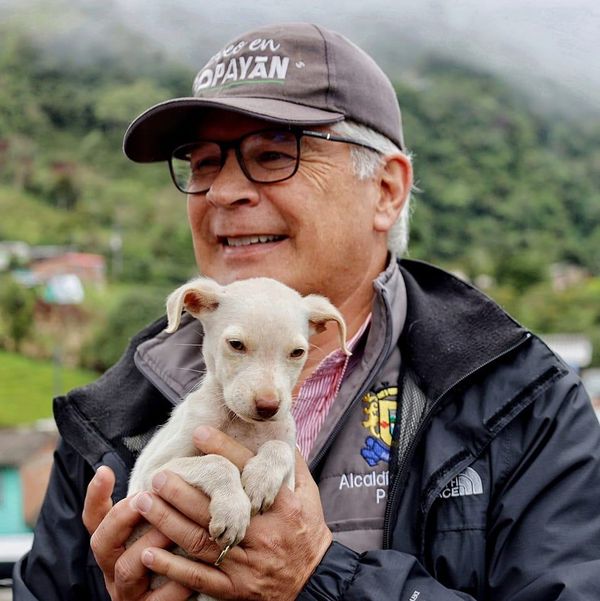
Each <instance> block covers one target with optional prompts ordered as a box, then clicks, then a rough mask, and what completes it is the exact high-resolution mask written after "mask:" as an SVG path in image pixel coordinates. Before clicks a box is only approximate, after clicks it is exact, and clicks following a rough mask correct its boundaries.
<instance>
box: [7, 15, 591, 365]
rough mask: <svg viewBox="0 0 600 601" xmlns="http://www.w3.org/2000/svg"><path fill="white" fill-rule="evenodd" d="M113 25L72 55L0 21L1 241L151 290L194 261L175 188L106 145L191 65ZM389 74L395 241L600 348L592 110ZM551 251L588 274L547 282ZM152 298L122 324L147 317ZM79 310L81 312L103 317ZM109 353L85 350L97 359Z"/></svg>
mask: <svg viewBox="0 0 600 601" xmlns="http://www.w3.org/2000/svg"><path fill="white" fill-rule="evenodd" d="M63 33H64V32H63ZM116 33H118V36H119V37H118V44H119V46H118V47H119V48H120V50H122V56H123V57H126V59H125V58H124V59H123V61H122V62H120V61H118V60H116V59H115V56H114V54H105V55H101V56H100V57H98V59H97V60H96V61H93V60H87V61H85V62H81V61H78V60H77V58H78V57H77V55H76V54H73V56H72V60H66V59H65V58H64V52H63V53H61V54H56V55H53V54H52V52H51V51H48V48H51V46H52V45H51V44H48V43H47V44H46V45H45V46H44V48H45V50H44V51H42V50H40V48H39V47H37V46H36V45H35V43H34V42H33V41H32V40H31V39H30V38H29V37H28V35H27V34H26V33H24V32H23V31H21V30H20V29H19V27H18V23H16V24H15V23H13V24H12V25H11V26H10V27H5V28H1V27H0V212H1V214H2V219H0V240H24V241H26V242H29V243H31V244H65V245H71V246H72V247H74V248H77V249H80V250H83V251H90V252H95V253H101V254H103V255H105V256H106V258H107V260H108V262H107V264H108V265H109V269H110V273H109V280H110V283H111V285H114V284H126V285H128V286H135V285H144V286H153V287H155V288H158V289H159V290H161V291H163V290H168V289H169V288H170V287H172V286H173V285H175V284H178V283H180V282H181V281H182V280H184V279H186V278H188V277H189V276H190V275H191V274H193V272H194V263H193V254H192V250H191V240H190V235H189V232H188V226H187V222H186V209H185V197H184V196H183V195H182V194H180V193H179V192H177V191H176V190H175V189H174V187H173V186H172V184H171V182H170V178H169V176H168V173H167V168H166V165H146V166H140V165H135V164H132V163H130V162H129V161H127V160H126V159H125V157H124V156H123V154H122V151H121V143H122V136H123V132H124V130H125V128H126V126H127V124H128V123H129V122H130V120H131V119H133V118H134V117H135V116H136V115H137V114H138V113H139V112H140V111H141V110H143V109H144V108H146V107H148V106H149V105H150V104H152V103H154V102H158V101H160V100H163V99H165V98H168V97H171V96H175V95H188V94H189V90H190V86H191V81H192V78H193V75H194V74H193V73H192V72H191V71H190V70H189V69H187V68H186V67H183V66H181V65H174V64H172V62H170V61H169V60H167V59H166V58H165V57H164V56H162V55H161V54H160V52H159V51H158V50H157V49H156V48H155V47H152V46H148V45H145V44H144V43H143V40H141V39H140V38H139V36H136V35H132V36H131V37H130V38H128V36H127V35H126V32H124V31H122V30H119V31H118V32H116ZM49 35H50V34H49ZM63 38H64V35H63ZM106 43H107V47H108V46H110V39H107V40H106ZM63 50H64V49H63ZM59 57H60V58H59ZM395 85H396V89H397V92H398V96H399V99H400V104H401V106H402V110H403V120H404V124H405V135H406V140H407V144H408V146H409V148H410V149H411V151H412V153H413V157H414V164H415V173H416V176H417V185H418V187H419V188H420V192H418V193H416V194H415V195H414V216H413V228H412V242H411V245H410V255H411V256H412V257H414V258H420V259H424V260H428V261H433V262H436V263H440V264H442V266H445V267H447V268H450V269H455V270H460V271H462V272H463V273H465V274H466V275H467V276H469V277H471V278H473V279H475V278H477V277H478V276H481V275H482V274H483V275H485V276H486V277H487V278H488V280H487V281H488V282H489V285H488V287H487V291H488V293H490V294H491V295H492V296H494V297H495V298H497V299H498V300H500V301H501V302H502V303H503V304H504V305H505V306H506V307H507V308H508V309H509V310H510V311H511V312H512V313H513V314H514V315H515V316H516V317H517V318H520V319H523V320H524V321H525V323H526V325H528V326H530V327H532V328H534V329H536V330H538V331H541V332H549V331H561V330H565V331H579V332H584V333H586V334H587V335H590V336H592V338H593V339H594V340H595V341H597V344H596V346H597V348H598V347H600V309H598V307H600V291H599V290H598V285H597V284H596V282H597V278H598V277H599V276H600V123H599V122H589V123H586V124H585V125H582V124H579V123H575V122H567V121H566V120H565V119H564V118H560V119H559V118H553V117H552V116H550V115H548V114H543V115H542V114H538V113H537V112H536V111H535V110H534V109H533V108H532V107H530V106H529V105H528V104H527V102H526V101H525V100H524V98H523V97H521V95H520V94H518V93H517V92H515V91H514V90H513V89H512V88H510V87H509V86H508V85H507V84H506V83H503V82H502V81H500V80H498V79H496V78H493V77H492V76H490V75H489V74H487V73H482V72H477V71H474V70H472V69H467V68H465V67H463V66H460V65H457V64H452V63H448V62H444V61H442V60H439V59H432V60H429V61H427V62H424V63H422V64H421V65H420V67H419V68H418V69H416V70H411V71H410V73H405V74H404V75H403V76H401V77H399V78H398V80H397V81H396V82H395ZM115 236H118V237H120V239H121V240H122V241H123V247H122V250H120V251H119V255H118V257H117V256H115V255H114V253H115V252H116V251H115V250H114V246H113V245H112V242H113V241H114V239H115ZM557 262H561V263H565V264H569V265H574V266H576V267H578V268H581V269H582V270H583V271H582V273H587V274H588V276H587V278H584V282H583V283H581V285H579V287H577V288H576V289H575V290H574V291H570V292H568V294H567V293H559V292H556V291H555V290H553V288H552V286H551V283H550V271H549V266H550V265H551V264H553V263H557ZM108 294H110V290H109V292H108ZM569 294H570V295H571V296H569ZM565 295H566V296H565ZM163 298H164V297H160V298H157V299H153V300H152V302H151V303H150V305H149V309H148V311H147V314H146V313H144V315H140V317H139V319H138V320H137V322H143V319H142V317H147V318H150V317H154V316H156V311H157V307H159V306H160V305H161V304H162V299H163ZM577 299H580V300H581V299H583V300H581V302H582V305H581V307H578V311H577V314H576V316H575V317H576V318H573V310H572V309H571V308H570V307H569V306H568V303H570V302H574V301H575V302H577ZM532 307H535V308H536V310H532ZM93 309H94V310H96V309H97V310H98V311H99V312H100V315H99V317H98V319H93V320H94V321H98V322H99V323H102V324H104V323H106V320H110V316H109V311H108V310H104V312H103V307H94V308H93ZM115 315H116V314H115ZM123 327H126V324H125V325H124V326H123ZM121 333H122V334H123V335H124V336H126V335H129V334H130V332H121ZM88 342H89V341H88ZM0 343H1V340H0ZM89 345H91V347H93V346H94V344H93V340H92V341H91V342H89ZM113 346H116V345H113ZM116 353H117V351H116V350H115V349H114V348H112V349H111V351H110V353H107V354H106V355H105V356H104V358H102V360H100V359H99V358H98V357H95V358H88V360H87V364H88V365H94V366H96V367H98V368H101V369H102V368H104V367H105V366H106V364H107V363H109V362H110V361H111V360H113V359H114V357H115V355H116ZM82 356H83V355H82ZM82 360H83V359H82ZM596 362H597V363H600V359H599V358H598V357H597V358H596Z"/></svg>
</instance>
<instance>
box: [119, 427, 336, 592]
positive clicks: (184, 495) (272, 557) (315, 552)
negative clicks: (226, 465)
mask: <svg viewBox="0 0 600 601" xmlns="http://www.w3.org/2000/svg"><path fill="white" fill-rule="evenodd" d="M195 443H196V446H197V447H198V448H199V449H200V450H201V451H202V452H203V453H206V454H208V453H216V454H219V455H223V456H224V457H227V458H228V459H229V460H230V461H232V462H233V463H234V464H235V465H237V466H238V467H239V468H240V469H242V468H243V466H244V465H245V463H246V462H247V461H248V460H249V459H250V458H251V457H252V453H251V452H250V451H249V450H248V449H246V448H245V447H243V446H241V445H240V444H239V443H237V442H236V441H234V440H233V439H231V438H229V437H228V436H226V435H225V434H223V433H222V432H219V431H218V430H214V429H212V428H205V427H202V428H199V429H198V430H197V432H196V437H195ZM153 488H154V492H153V493H142V494H141V495H140V496H139V497H138V498H137V499H136V506H137V507H138V509H139V510H140V512H141V513H142V515H143V516H144V517H145V518H146V519H147V520H148V521H149V522H150V523H151V524H153V525H154V526H155V528H156V529H157V530H158V531H160V532H162V533H163V534H164V535H166V536H167V537H168V538H169V539H171V540H173V541H174V542H176V543H177V544H178V545H179V546H180V547H182V548H183V549H184V550H185V551H186V552H187V553H188V555H190V556H191V557H193V558H194V559H196V561H192V560H190V559H187V558H184V557H181V556H178V555H174V554H172V553H170V552H169V551H166V550H165V549H164V546H165V545H154V544H152V543H149V542H148V541H147V540H146V541H145V547H146V548H145V549H144V550H143V552H142V555H141V558H142V561H143V563H144V564H145V565H146V566H148V567H149V568H150V569H152V570H153V571H154V572H157V573H159V574H164V575H165V576H167V577H168V578H169V579H170V580H172V581H174V582H177V583H180V584H181V585H183V586H184V587H187V588H188V589H192V590H196V591H201V592H203V593H207V594H209V595H211V596H214V597H216V598H219V599H248V600H259V599H260V600H263V601H266V600H269V601H275V600H277V601H286V600H288V599H289V600H291V599H295V598H296V597H297V596H298V594H299V592H300V591H301V590H302V588H303V587H304V585H305V583H306V581H307V580H308V578H309V577H310V575H311V574H312V572H313V570H314V569H315V567H316V566H317V564H318V563H319V561H320V560H321V558H322V557H323V555H324V554H325V552H326V551H327V549H328V547H329V545H330V544H331V540H332V535H331V532H330V531H329V529H328V528H327V525H326V524H325V520H324V517H323V510H322V507H321V501H320V498H319V491H318V488H317V485H316V484H315V482H314V480H313V479H312V477H311V475H310V472H309V470H308V466H307V465H306V463H305V462H304V459H303V458H302V457H301V455H300V453H298V452H297V453H296V490H295V491H294V492H292V491H290V490H288V489H287V488H286V487H284V488H283V489H282V490H281V491H280V493H279V495H278V496H277V498H276V499H275V503H274V504H273V506H272V507H271V509H269V511H267V512H265V513H264V514H262V515H257V516H255V517H254V518H252V520H251V522H250V526H249V528H248V530H247V532H246V537H245V538H244V540H243V541H242V542H241V544H240V545H238V546H236V547H233V548H232V549H231V550H230V551H229V553H228V554H227V555H226V557H225V559H224V560H223V562H222V564H221V565H220V566H219V567H218V568H217V567H215V566H214V565H213V564H214V562H215V561H216V559H217V557H218V556H219V553H220V551H221V549H220V548H219V547H218V546H217V545H216V543H214V542H213V541H211V540H210V539H209V537H208V533H207V528H208V522H209V519H210V516H209V513H208V503H209V500H208V498H207V497H206V496H205V495H204V494H203V493H202V492H200V491H199V490H198V489H196V488H194V487H192V486H190V485H188V484H187V483H185V482H184V481H183V480H182V479H181V478H179V477H178V476H176V475H175V474H173V473H171V472H168V471H166V472H161V473H159V474H157V476H155V478H154V481H153ZM125 521H126V522H127V520H125ZM127 523H128V522H127ZM155 532H156V531H155ZM141 540H142V539H140V541H141ZM140 541H138V542H140ZM136 545H137V543H136Z"/></svg>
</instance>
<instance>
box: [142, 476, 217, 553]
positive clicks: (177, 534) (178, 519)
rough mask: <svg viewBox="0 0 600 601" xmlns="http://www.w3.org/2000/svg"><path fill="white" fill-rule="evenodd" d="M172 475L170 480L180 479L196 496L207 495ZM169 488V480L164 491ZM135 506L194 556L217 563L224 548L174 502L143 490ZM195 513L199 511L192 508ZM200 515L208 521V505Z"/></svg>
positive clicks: (147, 518)
mask: <svg viewBox="0 0 600 601" xmlns="http://www.w3.org/2000/svg"><path fill="white" fill-rule="evenodd" d="M167 474H168V473H167ZM169 477H170V479H171V481H173V480H176V479H177V480H179V481H180V483H181V484H182V485H183V487H189V488H190V489H192V492H194V493H196V495H197V497H200V496H201V497H204V495H202V493H200V492H199V491H198V490H196V489H194V488H192V487H191V486H189V485H188V484H186V483H185V482H183V481H182V480H181V479H180V478H178V476H176V475H174V474H168V475H167V478H169ZM174 484H175V485H177V484H178V483H177V482H175V483H174ZM171 485H173V482H171ZM168 488H169V484H165V485H164V486H163V487H162V490H161V492H162V491H165V490H167V489H168ZM167 497H168V495H167ZM180 498H181V497H180ZM204 498H206V497H204ZM136 507H137V509H138V510H139V512H140V513H141V514H142V515H143V516H144V518H145V519H146V520H147V521H148V522H150V523H151V524H152V525H154V526H155V528H157V529H158V530H160V531H161V532H162V533H163V534H165V535H166V536H168V537H169V539H171V540H172V541H173V542H174V543H176V544H177V545H178V546H180V547H181V548H182V549H184V550H185V551H186V552H187V553H188V555H190V556H191V557H194V558H196V559H199V560H201V561H207V562H209V563H214V562H215V561H216V560H217V557H218V556H219V554H220V553H221V548H220V547H219V546H218V545H217V543H215V542H214V541H213V540H211V539H210V536H209V534H208V530H207V529H206V528H205V527H203V526H202V525H199V524H198V523H197V522H196V521H194V520H193V519H190V518H189V517H188V516H187V515H184V514H182V513H180V512H179V511H177V510H175V509H173V507H172V505H171V502H166V501H164V500H163V499H162V498H161V497H160V496H158V495H154V494H151V493H141V494H140V495H138V497H136ZM192 513H196V512H195V511H192ZM198 519H201V521H202V523H203V524H204V525H207V523H208V509H206V515H202V516H200V518H198ZM146 546H148V545H146Z"/></svg>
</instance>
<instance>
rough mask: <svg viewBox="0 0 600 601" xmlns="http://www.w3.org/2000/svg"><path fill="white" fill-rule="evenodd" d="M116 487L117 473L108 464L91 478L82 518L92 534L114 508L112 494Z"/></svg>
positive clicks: (101, 467)
mask: <svg viewBox="0 0 600 601" xmlns="http://www.w3.org/2000/svg"><path fill="white" fill-rule="evenodd" d="M114 487H115V475H114V473H113V471H112V470H111V469H110V468H109V467H108V466H106V465H102V466H100V467H99V468H98V470H97V472H96V473H95V475H94V477H93V478H92V479H91V480H90V483H89V484H88V487H87V493H86V495H85V501H84V504H83V514H82V520H83V525H84V526H85V527H86V529H87V531H88V532H89V534H90V535H92V534H93V533H94V532H95V530H96V528H98V526H99V525H100V522H101V521H102V520H103V519H104V517H105V516H106V514H107V513H108V512H109V511H110V510H111V508H112V499H111V495H112V493H113V489H114Z"/></svg>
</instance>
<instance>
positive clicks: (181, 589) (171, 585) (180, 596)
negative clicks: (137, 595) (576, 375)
mask: <svg viewBox="0 0 600 601" xmlns="http://www.w3.org/2000/svg"><path fill="white" fill-rule="evenodd" d="M191 592H192V591H191V590H190V589H189V588H187V587H186V586H183V584H179V582H175V581H173V580H170V581H169V582H167V583H166V584H164V585H163V586H161V587H160V588H157V589H156V590H155V591H152V592H151V593H150V594H149V595H148V596H146V597H144V601H187V600H188V599H189V598H190V594H191Z"/></svg>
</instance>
